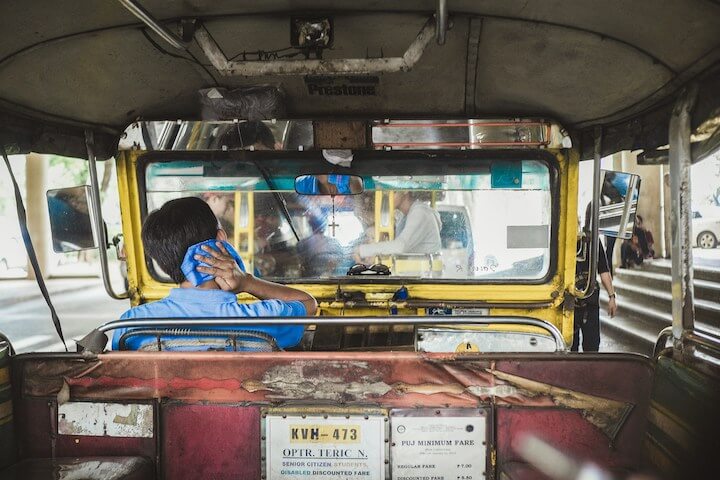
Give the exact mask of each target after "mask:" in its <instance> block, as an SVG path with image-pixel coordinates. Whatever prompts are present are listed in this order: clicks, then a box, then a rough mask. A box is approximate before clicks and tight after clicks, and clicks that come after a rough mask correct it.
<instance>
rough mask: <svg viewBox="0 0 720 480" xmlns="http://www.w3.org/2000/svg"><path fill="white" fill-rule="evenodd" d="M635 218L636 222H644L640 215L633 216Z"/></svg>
mask: <svg viewBox="0 0 720 480" xmlns="http://www.w3.org/2000/svg"><path fill="white" fill-rule="evenodd" d="M635 217H636V218H637V219H638V220H640V221H641V222H644V221H645V220H643V219H642V217H641V216H640V215H635Z"/></svg>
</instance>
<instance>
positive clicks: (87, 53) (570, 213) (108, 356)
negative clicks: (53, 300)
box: [0, 0, 720, 480]
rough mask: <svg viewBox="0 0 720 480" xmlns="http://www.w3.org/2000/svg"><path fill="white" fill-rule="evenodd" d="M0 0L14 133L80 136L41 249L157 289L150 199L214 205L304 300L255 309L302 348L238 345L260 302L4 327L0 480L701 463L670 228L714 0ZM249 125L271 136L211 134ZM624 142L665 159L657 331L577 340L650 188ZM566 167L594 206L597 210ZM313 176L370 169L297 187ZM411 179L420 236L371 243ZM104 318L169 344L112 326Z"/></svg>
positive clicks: (154, 204) (598, 473) (702, 121)
mask: <svg viewBox="0 0 720 480" xmlns="http://www.w3.org/2000/svg"><path fill="white" fill-rule="evenodd" d="M0 13H1V14H0V25H2V26H3V29H2V31H3V34H2V40H1V41H0V119H1V121H0V140H1V142H0V146H2V150H3V152H2V153H3V155H4V156H6V154H9V153H26V152H38V153H49V154H60V155H66V156H73V157H78V158H85V159H87V160H88V165H89V171H90V177H91V179H90V180H91V181H90V183H91V185H89V186H87V187H86V186H81V188H79V189H78V188H77V186H70V185H68V187H76V188H75V189H74V190H72V191H67V192H65V191H58V192H53V193H51V194H49V196H48V198H49V201H52V202H57V201H59V200H63V201H65V200H67V201H66V203H71V204H73V205H74V208H73V212H74V213H73V215H75V214H78V216H67V215H68V214H67V213H66V214H65V215H66V216H65V217H64V221H62V219H59V220H58V219H56V220H58V221H57V222H55V221H53V222H51V225H53V226H54V227H53V232H52V233H53V235H54V237H55V240H56V243H57V248H60V249H73V248H76V247H78V246H79V245H82V246H88V245H96V246H98V248H99V251H100V253H101V255H100V258H101V266H102V275H103V279H104V281H105V284H106V289H107V291H108V294H109V295H110V296H111V297H113V298H116V299H119V300H124V301H126V302H128V300H129V302H128V306H130V305H138V304H141V303H146V302H150V301H154V300H158V299H160V298H163V297H164V296H165V295H166V294H167V293H168V291H169V289H170V288H172V286H173V285H172V284H171V283H170V282H169V279H168V278H167V276H166V275H165V274H164V273H163V272H162V271H161V270H160V269H159V268H158V267H157V265H154V264H153V262H152V261H151V260H150V259H148V258H146V256H145V253H144V250H143V246H142V242H141V241H140V229H141V225H142V222H143V220H144V218H145V217H146V216H147V214H148V213H149V212H150V211H152V210H153V209H155V208H158V207H160V206H161V205H162V204H163V203H164V202H166V201H168V200H170V199H173V198H179V197H183V196H197V197H200V198H203V199H205V200H206V201H208V203H210V202H214V203H213V204H214V205H220V206H221V207H222V208H220V209H219V210H218V211H217V212H216V213H217V215H218V217H219V220H220V224H221V226H222V227H223V228H224V229H225V230H226V231H227V233H228V238H229V239H230V240H231V242H232V244H233V245H234V246H235V247H236V248H237V250H238V252H239V253H240V254H241V256H243V258H244V259H245V260H246V262H247V265H248V267H249V268H250V269H252V272H253V273H254V274H255V275H257V276H258V277H261V278H265V279H269V280H273V281H278V282H282V283H287V284H290V285H293V286H296V287H297V288H301V289H303V290H306V291H307V292H309V293H311V294H312V295H314V296H315V297H316V298H317V299H318V303H319V307H320V308H319V314H318V316H317V317H315V318H294V319H262V322H263V323H266V322H275V323H279V324H282V322H283V321H284V322H296V323H301V324H303V325H306V338H304V339H303V341H302V342H301V344H300V345H299V346H298V347H297V348H295V349H293V350H291V351H257V350H263V349H262V348H260V349H258V348H251V349H244V348H238V345H241V346H242V345H245V346H247V342H248V341H251V342H252V341H254V342H262V341H263V339H262V338H258V337H257V336H255V337H253V335H252V331H251V325H252V322H251V321H247V319H154V320H153V321H150V320H147V321H144V320H142V321H137V322H126V321H122V320H117V321H114V322H110V323H108V324H104V325H102V326H99V327H98V328H97V329H96V330H94V331H92V332H89V333H88V335H87V336H86V337H84V338H82V339H75V340H76V341H77V346H78V348H77V351H75V352H54V353H24V354H19V355H15V354H14V352H13V351H12V347H11V345H9V342H4V343H2V344H1V345H0V396H1V397H2V398H0V478H3V479H5V478H7V479H50V478H52V479H65V480H69V479H96V478H97V479H101V478H102V479H153V478H161V479H199V478H216V479H226V478H227V479H229V478H242V479H263V480H297V479H303V478H326V479H341V478H342V479H353V480H354V479H359V478H373V479H385V478H387V479H390V478H392V479H396V480H401V479H411V478H412V479H419V478H423V479H430V478H445V479H449V478H452V479H456V480H479V479H508V480H520V479H546V478H556V479H574V478H618V479H620V478H638V477H637V476H636V475H639V474H644V473H647V474H649V475H651V478H660V479H666V478H667V479H674V478H710V476H711V475H712V474H708V473H707V472H708V471H709V470H708V469H710V468H711V466H712V465H714V462H715V456H716V454H717V451H718V448H719V447H720V444H719V443H718V442H719V440H718V439H720V436H718V435H717V432H716V431H715V430H716V429H717V425H719V424H720V415H719V413H718V412H719V411H720V409H718V407H717V405H718V404H719V403H718V401H719V400H720V393H719V392H720V372H719V368H720V367H719V365H720V361H719V360H718V358H720V353H719V347H718V345H720V342H719V341H718V339H717V338H715V337H714V336H712V335H710V334H708V333H703V332H700V331H697V330H695V329H694V328H693V318H692V289H691V288H688V287H687V279H688V278H692V275H691V270H689V269H690V267H691V259H688V255H687V253H688V248H689V246H688V245H689V243H688V242H687V241H686V240H687V239H686V238H685V237H684V236H683V235H684V234H683V230H682V228H681V227H682V225H684V224H687V222H688V221H689V220H688V219H689V217H688V216H687V214H688V213H689V211H686V210H687V209H686V208H685V207H687V204H686V203H683V202H686V201H689V200H688V199H687V195H688V188H687V187H688V185H687V182H686V181H687V180H688V178H687V169H688V165H689V164H690V162H694V161H698V160H700V159H702V158H703V157H704V156H706V155H708V154H709V153H711V152H712V151H714V150H716V149H717V148H718V145H720V142H719V139H720V129H719V128H718V125H720V122H719V121H718V118H720V4H718V2H716V1H713V0H683V1H681V0H668V1H664V2H652V1H650V0H638V1H635V2H630V3H628V2H621V1H613V2H609V3H608V2H606V3H605V4H603V5H602V6H599V5H598V4H596V2H590V1H585V0H582V1H580V0H574V1H571V2H567V1H554V2H519V1H485V2H469V1H462V0H457V1H453V0H447V1H446V0H437V1H429V0H428V1H417V2H399V1H389V2H366V1H362V0H358V1H355V2H352V3H348V2H324V1H302V2H283V1H275V0H266V1H263V2H231V1H226V0H214V1H212V2H209V1H204V0H190V1H183V2H179V1H159V0H118V1H117V2H103V3H102V5H100V4H98V3H97V2H93V1H91V0H72V1H70V0H54V1H52V2H51V1H46V0H36V1H32V2H20V1H17V0H6V1H5V2H3V5H2V6H1V7H0ZM258 122H262V124H263V125H264V126H265V127H267V128H268V129H269V130H270V131H271V132H272V136H273V140H274V144H273V145H272V146H273V148H270V145H269V142H266V143H265V145H264V146H260V147H259V146H258V145H256V144H254V143H252V142H243V138H242V135H240V138H239V140H240V142H239V144H238V143H237V142H236V143H233V144H230V143H224V141H223V138H225V137H224V136H223V132H228V131H234V130H235V129H237V130H238V131H240V130H241V128H242V127H241V126H242V125H246V124H249V123H255V124H257V123H258ZM256 130H257V129H256ZM622 150H642V151H643V155H644V156H645V157H646V158H647V159H648V161H654V162H666V163H669V165H670V173H671V175H670V177H671V178H670V179H671V182H672V185H671V191H672V192H673V195H676V196H675V197H673V198H674V199H675V198H676V200H677V204H676V205H677V209H674V212H673V215H675V216H674V217H673V221H674V222H676V223H677V225H678V228H676V229H675V230H674V236H673V245H674V248H675V247H676V248H677V250H676V251H674V255H675V258H677V259H678V260H677V262H676V265H674V267H673V268H674V281H676V283H675V284H674V287H677V288H676V290H674V295H676V299H675V303H674V306H673V314H674V323H673V328H672V329H668V330H665V331H663V333H662V334H661V335H660V337H659V338H658V341H657V345H656V348H655V350H654V352H653V354H652V355H650V356H645V355H639V354H618V353H602V354H593V353H583V354H574V353H570V352H567V345H568V344H569V341H570V340H571V338H572V334H573V311H574V305H575V302H576V300H578V299H582V298H584V297H585V296H587V295H588V293H589V292H591V290H592V287H593V283H594V280H593V279H594V276H595V275H594V273H595V270H594V268H595V267H594V266H593V265H594V264H595V263H596V261H597V259H595V258H594V253H593V252H594V251H595V250H596V249H595V247H596V246H597V243H595V242H597V238H598V234H599V232H600V231H601V230H602V231H603V232H605V233H607V232H608V231H610V232H612V231H614V230H616V231H617V234H618V235H620V236H622V235H623V233H622V232H623V231H627V230H628V228H630V229H631V228H632V220H633V218H634V209H635V208H636V206H637V202H638V199H639V198H641V196H642V189H641V188H640V187H639V184H640V182H639V180H637V179H632V178H628V179H627V182H628V186H629V190H628V191H629V192H636V193H630V194H626V195H624V198H622V199H621V200H620V201H618V202H615V203H613V202H612V201H610V202H604V201H603V200H602V198H601V195H600V194H601V185H602V184H603V183H606V182H603V178H607V177H603V175H608V174H607V173H602V174H601V172H600V158H601V157H602V156H605V155H608V154H612V153H614V152H618V151H622ZM338 151H340V152H338ZM333 152H334V153H333ZM329 158H330V159H334V160H333V161H330V160H329ZM338 158H340V160H338ZM99 161H111V162H115V165H116V167H117V171H118V189H119V192H120V205H119V209H120V211H121V213H122V222H123V237H124V238H123V240H124V251H125V255H126V258H127V278H128V288H127V291H121V290H122V289H121V288H119V286H117V285H112V284H111V283H110V282H109V276H108V272H107V269H108V265H107V261H106V258H105V262H103V255H104V253H105V252H106V251H107V248H109V247H110V242H109V239H108V238H107V232H105V229H104V224H103V217H102V210H103V208H107V206H104V207H101V203H100V200H101V199H100V195H99V189H98V179H97V172H96V164H97V162H99ZM580 161H590V162H593V173H594V182H593V194H597V195H595V197H594V198H597V199H598V201H597V202H595V203H593V204H591V206H590V207H589V210H588V211H589V212H590V217H591V218H592V222H591V223H590V227H589V229H587V230H585V231H580V229H581V228H582V225H581V224H580V223H581V221H580V220H581V218H582V217H583V215H582V214H583V213H584V212H583V210H582V209H584V208H585V206H578V205H577V197H578V182H577V176H578V164H579V162H580ZM8 168H9V162H8ZM326 175H327V176H340V177H342V176H345V180H347V181H350V182H359V183H355V186H354V187H352V191H350V192H349V193H339V190H337V189H336V190H331V191H330V192H331V193H326V192H325V191H322V189H320V187H318V190H317V192H315V191H314V190H313V191H312V192H311V191H309V190H307V191H304V190H303V189H301V188H298V182H299V181H300V180H301V179H303V178H304V177H307V176H313V177H321V176H322V177H324V176H326ZM357 185H360V187H361V188H358V186H357ZM313 188H315V187H313ZM638 189H639V190H638ZM406 192H411V193H412V194H413V198H418V199H421V201H423V202H425V203H426V204H427V205H429V206H430V207H431V208H432V209H433V210H434V211H435V212H436V213H437V214H438V216H439V218H440V220H441V223H442V226H441V229H440V237H441V238H440V248H439V249H438V251H433V252H421V253H416V252H403V253H400V254H392V255H376V256H373V257H372V258H367V259H362V258H358V257H357V252H358V250H357V247H358V246H359V245H362V244H374V243H377V242H381V241H387V240H392V239H393V238H394V237H395V235H396V234H397V231H398V229H397V227H398V224H399V223H400V222H402V218H401V217H400V216H397V214H396V212H395V208H394V201H395V198H396V196H399V195H403V194H405V193H406ZM637 192H639V195H640V197H638V196H637ZM68 199H71V200H68ZM639 201H642V200H639ZM674 201H675V200H674ZM683 205H685V207H683ZM116 208H117V207H116ZM19 217H20V218H19V219H20V222H21V224H22V222H23V219H22V215H20V216H19ZM683 222H685V223H683ZM579 237H580V238H581V240H580V242H579V244H580V248H578V238H579ZM585 255H587V256H589V258H590V262H589V263H590V264H591V269H590V271H589V272H587V274H586V275H585V277H584V280H583V281H581V282H576V274H577V273H581V272H576V271H575V263H576V260H577V259H578V257H579V256H585ZM358 263H361V264H363V265H364V267H362V268H356V267H357V265H358ZM365 267H368V268H365ZM688 275H689V277H688ZM688 299H689V300H688ZM252 300H253V299H252V298H251V297H250V296H249V295H240V296H239V301H252ZM61 320H62V319H60V321H58V322H56V328H57V330H58V333H59V334H60V335H61V328H60V327H61ZM50 321H51V319H50V318H48V322H50ZM220 325H222V326H228V325H230V326H233V327H237V332H236V334H234V335H228V334H227V332H225V333H222V334H218V332H217V331H213V327H217V326H220ZM121 327H123V328H124V327H132V328H135V329H140V330H138V331H139V332H140V333H139V334H142V335H145V336H146V337H147V338H148V339H150V341H149V342H148V345H150V346H156V347H157V348H148V349H142V351H130V350H124V349H120V350H118V351H113V350H109V349H108V347H107V340H108V336H109V335H112V333H113V331H114V330H115V329H117V328H121ZM191 327H193V328H194V327H198V328H202V329H203V330H204V331H205V333H203V334H202V335H205V336H206V337H207V338H206V339H211V340H213V341H214V342H216V343H215V344H214V345H213V346H211V347H210V348H205V349H203V350H204V351H191V352H188V351H173V349H172V348H167V345H166V344H163V342H162V339H163V338H164V337H167V336H173V337H174V338H175V337H179V338H182V339H185V340H187V341H190V342H192V341H195V340H197V338H198V337H200V336H202V335H201V334H199V333H198V332H197V330H196V331H194V332H193V331H192V330H191V329H190V328H191ZM251 337H252V338H251ZM154 340H156V341H154ZM268 350H278V349H276V348H270V349H268ZM605 474H607V475H609V476H602V475H605Z"/></svg>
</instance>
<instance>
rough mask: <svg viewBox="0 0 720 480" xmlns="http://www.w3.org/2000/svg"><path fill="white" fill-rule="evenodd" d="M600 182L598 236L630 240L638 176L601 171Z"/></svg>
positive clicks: (636, 202) (638, 186)
mask: <svg viewBox="0 0 720 480" xmlns="http://www.w3.org/2000/svg"><path fill="white" fill-rule="evenodd" d="M600 181H601V185H602V189H601V191H600V217H599V222H598V225H599V232H600V235H609V236H612V237H618V238H622V239H629V238H632V234H633V229H634V227H635V215H636V214H637V205H638V198H639V197H640V176H639V175H633V174H631V173H625V172H614V171H612V170H602V171H601V172H600Z"/></svg>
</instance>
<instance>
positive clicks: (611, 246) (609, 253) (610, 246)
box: [605, 235, 617, 277]
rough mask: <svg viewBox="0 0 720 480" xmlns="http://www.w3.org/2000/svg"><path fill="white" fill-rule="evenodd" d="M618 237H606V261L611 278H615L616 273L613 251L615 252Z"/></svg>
mask: <svg viewBox="0 0 720 480" xmlns="http://www.w3.org/2000/svg"><path fill="white" fill-rule="evenodd" d="M616 241H617V237H610V236H607V235H605V243H607V246H606V247H605V260H606V261H607V265H608V269H609V270H610V276H612V277H614V276H615V272H614V271H613V251H614V250H615V242H616Z"/></svg>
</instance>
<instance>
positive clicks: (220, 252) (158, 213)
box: [112, 197, 317, 349]
mask: <svg viewBox="0 0 720 480" xmlns="http://www.w3.org/2000/svg"><path fill="white" fill-rule="evenodd" d="M213 239H214V240H216V242H207V240H213ZM226 240H227V235H226V234H225V231H224V230H222V228H220V226H219V224H218V220H217V218H216V217H215V215H214V214H213V212H212V210H211V209H210V207H209V206H208V204H207V203H205V202H203V201H202V200H201V199H199V198H195V197H188V198H178V199H175V200H171V201H169V202H167V203H166V204H165V205H163V206H162V208H160V209H159V210H155V211H154V212H152V213H151V214H150V215H148V217H147V219H146V220H145V223H144V224H143V228H142V241H143V246H144V247H145V253H146V254H147V256H148V257H150V258H151V259H153V260H154V261H155V262H156V263H157V264H158V266H159V267H160V268H161V269H162V270H163V271H164V272H165V273H167V274H168V275H169V276H170V278H171V279H172V280H173V281H174V282H175V283H177V284H179V288H174V289H173V290H171V291H170V294H169V295H168V296H167V297H165V298H164V299H162V300H159V301H157V302H152V303H147V304H144V305H139V306H137V307H133V308H131V309H130V310H128V311H127V312H125V313H124V314H123V315H122V317H121V318H122V319H136V318H183V319H187V318H217V317H299V316H306V315H308V316H310V315H314V314H315V312H316V310H317V302H316V301H315V299H314V298H313V297H312V296H311V295H309V294H307V293H305V292H303V291H301V290H297V289H295V288H291V287H288V286H285V285H281V284H278V283H273V282H268V281H265V280H261V279H258V278H255V277H254V276H253V275H251V274H249V273H246V272H245V271H244V267H243V266H242V260H240V259H239V257H237V258H233V255H231V253H235V252H234V251H232V252H230V251H229V250H232V248H231V247H229V244H227V243H224V242H226ZM200 243H203V245H201V246H198V244H200ZM191 247H193V249H191ZM189 249H191V250H190V252H191V253H190V254H188V250H189ZM186 254H188V256H186ZM193 260H194V261H195V265H194V266H193V268H194V269H195V270H196V271H195V272H190V273H192V275H189V276H190V277H191V278H192V279H193V280H195V281H197V279H198V278H200V279H202V280H205V281H204V282H203V283H200V284H198V285H194V284H193V283H192V282H191V281H190V280H189V279H188V275H186V274H185V273H183V268H182V267H187V265H188V263H190V264H191V265H192V263H193V262H192V261H193ZM243 292H245V293H249V294H251V295H253V296H255V297H257V298H258V299H259V300H260V301H258V302H254V303H238V301H237V297H236V295H237V294H239V293H243ZM198 328H199V329H203V328H207V327H198ZM212 329H213V330H218V329H223V328H221V327H212ZM224 329H228V330H242V329H243V327H242V320H238V325H237V326H235V327H224ZM127 330H128V329H119V330H116V331H115V334H114V335H113V344H112V345H113V349H118V348H119V340H120V337H121V336H122V335H123V333H125V332H126V331H127ZM247 330H254V331H260V332H263V333H266V334H268V335H271V336H273V337H274V338H275V339H276V341H277V343H278V346H280V347H282V348H287V347H292V346H295V345H297V344H298V343H299V342H300V340H301V339H302V336H303V332H304V327H303V326H302V325H266V326H262V325H252V326H248V328H247ZM149 341H150V339H149V338H148V337H147V336H145V337H141V336H136V337H130V338H129V339H128V341H127V342H126V346H127V348H128V349H137V348H140V347H141V346H142V345H143V344H145V343H148V342H149ZM152 341H153V342H154V341H155V340H154V336H153V337H152ZM195 349H202V348H195Z"/></svg>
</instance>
